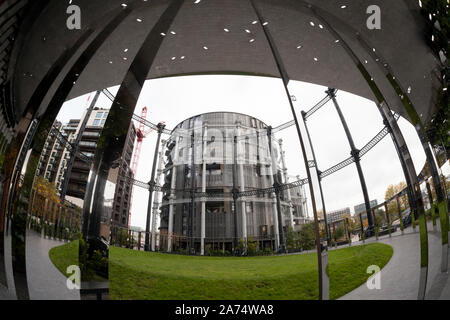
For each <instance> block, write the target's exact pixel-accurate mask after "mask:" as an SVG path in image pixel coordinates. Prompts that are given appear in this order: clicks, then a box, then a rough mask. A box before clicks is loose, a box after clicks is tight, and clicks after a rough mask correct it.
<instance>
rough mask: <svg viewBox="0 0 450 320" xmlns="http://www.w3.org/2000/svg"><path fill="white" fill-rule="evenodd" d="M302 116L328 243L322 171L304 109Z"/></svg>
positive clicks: (329, 241)
mask: <svg viewBox="0 0 450 320" xmlns="http://www.w3.org/2000/svg"><path fill="white" fill-rule="evenodd" d="M302 118H303V123H304V125H305V130H306V135H307V136H308V141H309V145H310V146H311V153H312V156H313V162H312V163H311V164H313V165H314V167H315V168H316V171H317V176H318V177H319V179H318V183H319V190H320V197H321V198H322V208H323V219H324V222H325V231H326V233H327V242H328V245H329V244H330V243H331V236H330V232H329V231H330V229H329V228H327V225H328V217H327V211H326V207H325V199H324V197H323V189H322V177H321V175H322V173H321V172H320V170H319V168H318V166H317V158H316V153H315V151H314V146H313V143H312V139H311V134H310V133H309V129H308V123H307V122H306V112H305V111H302Z"/></svg>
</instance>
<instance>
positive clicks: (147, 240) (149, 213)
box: [144, 123, 165, 251]
mask: <svg viewBox="0 0 450 320" xmlns="http://www.w3.org/2000/svg"><path fill="white" fill-rule="evenodd" d="M164 128H165V125H164V124H162V123H160V124H158V137H157V138H156V146H155V153H154V154H153V165H152V173H151V177H150V182H149V183H148V185H149V195H148V205H147V219H146V222H145V245H144V250H145V251H150V230H151V229H150V223H151V216H152V206H153V192H154V191H155V186H156V182H155V175H156V165H157V161H158V153H159V147H160V142H161V134H162V133H163V130H164ZM152 231H153V230H152ZM152 240H153V234H152Z"/></svg>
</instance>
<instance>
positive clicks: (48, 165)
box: [36, 121, 63, 183]
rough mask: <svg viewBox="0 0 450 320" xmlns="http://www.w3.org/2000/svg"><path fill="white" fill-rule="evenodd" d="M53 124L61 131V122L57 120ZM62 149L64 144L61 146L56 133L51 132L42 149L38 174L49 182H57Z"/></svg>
mask: <svg viewBox="0 0 450 320" xmlns="http://www.w3.org/2000/svg"><path fill="white" fill-rule="evenodd" d="M53 126H54V127H55V128H56V129H57V130H59V131H61V127H62V124H61V122H59V121H56V122H55V123H54V125H53ZM62 149H63V146H61V144H60V142H59V141H58V139H56V134H50V135H49V136H48V137H47V141H46V142H45V144H44V148H43V149H42V153H41V158H40V160H39V163H38V167H37V172H36V175H41V176H43V177H44V178H45V179H46V180H48V181H49V182H52V183H55V181H56V179H57V172H58V166H59V163H60V161H61V155H62V152H61V151H62Z"/></svg>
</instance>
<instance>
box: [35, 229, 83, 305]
mask: <svg viewBox="0 0 450 320" xmlns="http://www.w3.org/2000/svg"><path fill="white" fill-rule="evenodd" d="M61 245H64V242H61V241H55V240H49V239H43V238H41V236H40V234H38V233H36V232H34V231H28V233H27V247H26V248H27V249H26V251H27V253H26V254H27V279H28V289H29V292H30V299H31V300H80V294H79V291H77V290H69V289H68V288H67V285H66V281H67V278H66V277H65V276H64V275H63V274H62V273H61V272H60V271H59V270H58V269H56V267H55V266H54V265H53V263H52V262H51V260H50V257H49V251H50V250H51V249H52V248H54V247H58V246H61Z"/></svg>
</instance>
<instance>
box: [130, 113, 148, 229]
mask: <svg viewBox="0 0 450 320" xmlns="http://www.w3.org/2000/svg"><path fill="white" fill-rule="evenodd" d="M147 112H148V109H147V107H144V108H143V109H142V112H141V118H142V119H144V120H147ZM151 132H152V129H149V130H148V131H147V132H146V131H145V124H144V121H141V122H140V123H139V128H138V129H137V133H136V145H135V149H134V153H133V159H132V160H131V171H132V172H133V175H134V177H136V172H137V168H138V165H139V158H140V157H141V150H142V143H143V141H144V139H145V138H147V136H148V135H149V134H150V133H151ZM131 190H133V188H132V189H131ZM132 204H133V191H131V196H130V209H129V211H128V229H130V223H131V207H132Z"/></svg>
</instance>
